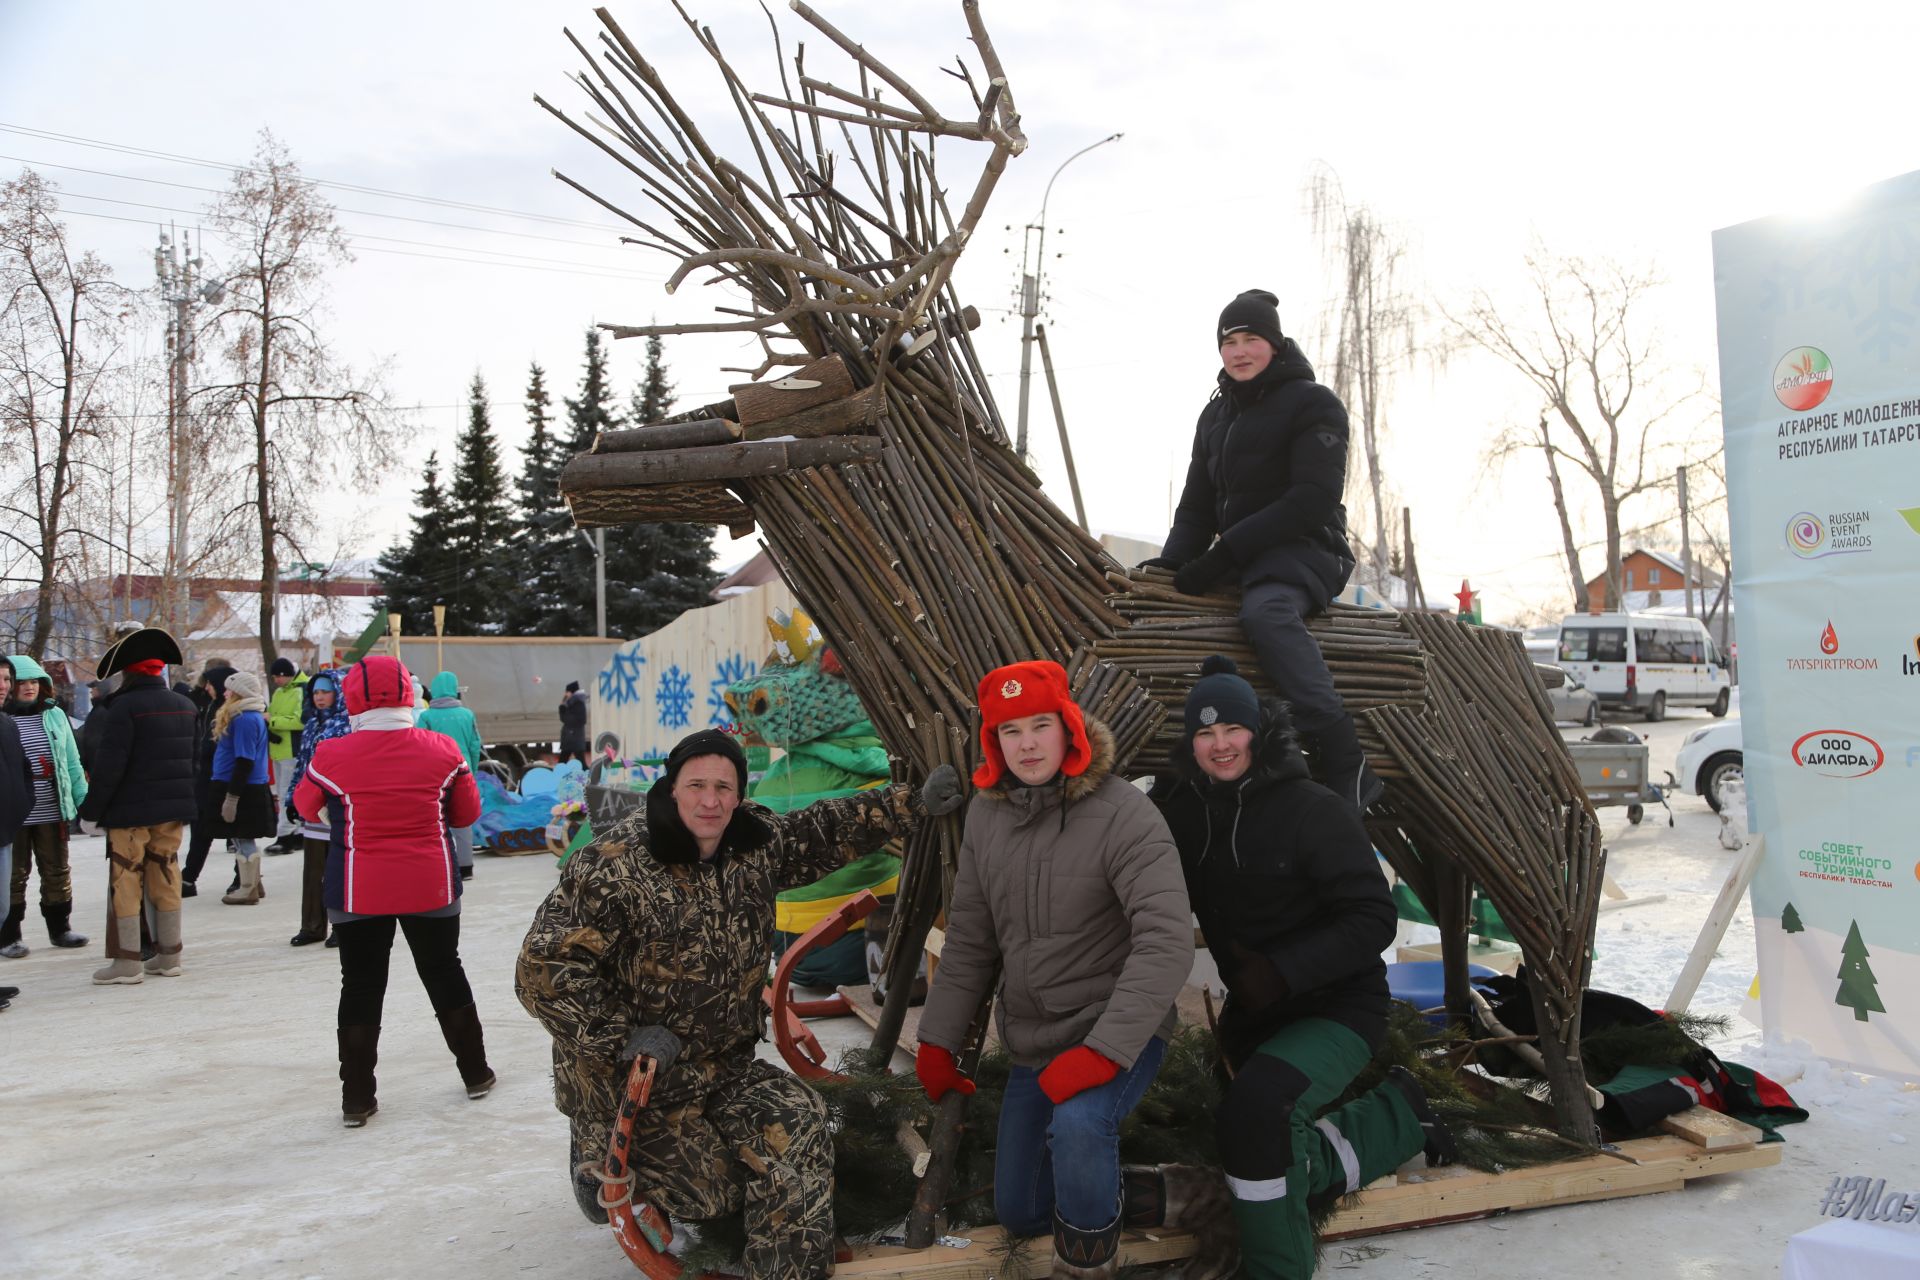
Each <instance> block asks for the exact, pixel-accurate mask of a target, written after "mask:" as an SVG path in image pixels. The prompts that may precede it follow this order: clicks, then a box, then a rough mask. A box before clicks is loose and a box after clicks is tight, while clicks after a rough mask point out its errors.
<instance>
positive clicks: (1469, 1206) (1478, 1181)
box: [835, 1107, 1784, 1280]
mask: <svg viewBox="0 0 1920 1280" xmlns="http://www.w3.org/2000/svg"><path fill="white" fill-rule="evenodd" d="M1667 1124H1668V1126H1669V1127H1670V1129H1671V1132H1670V1133H1668V1134H1666V1135H1663V1136H1660V1137H1655V1138H1637V1139H1634V1140H1632V1141H1630V1142H1623V1143H1621V1144H1620V1145H1619V1148H1618V1149H1619V1152H1620V1154H1619V1155H1606V1154H1599V1155H1592V1156H1583V1157H1581V1158H1579V1159H1575V1160H1564V1161H1560V1162H1559V1163H1556V1164H1550V1165H1541V1166H1538V1167H1536V1168H1532V1169H1516V1170H1513V1171H1512V1172H1510V1173H1483V1172H1481V1171H1479V1170H1477V1169H1465V1168H1460V1167H1449V1168H1445V1169H1422V1170H1420V1171H1419V1172H1418V1173H1416V1174H1410V1175H1404V1176H1402V1177H1400V1178H1398V1179H1386V1180H1383V1181H1382V1182H1380V1183H1376V1184H1375V1185H1373V1186H1371V1187H1368V1188H1367V1189H1366V1190H1364V1191H1362V1192H1361V1193H1360V1195H1359V1197H1358V1199H1357V1200H1355V1202H1354V1203H1353V1204H1351V1205H1349V1206H1347V1207H1346V1208H1343V1209H1341V1210H1340V1211H1339V1212H1338V1213H1336V1214H1334V1216H1333V1218H1332V1219H1331V1220H1330V1221H1329V1222H1328V1224H1327V1229H1326V1232H1325V1234H1324V1236H1323V1239H1327V1240H1350V1239H1353V1238H1355V1237H1359V1236H1370V1235H1379V1234H1382V1233H1384V1232H1388V1231H1404V1230H1408V1229H1409V1228H1413V1227H1425V1226H1437V1225H1439V1224H1441V1223H1447V1222H1464V1221H1468V1220H1470V1219H1474V1218H1486V1217H1491V1216H1494V1215H1496V1214H1502V1213H1509V1212H1512V1211H1514V1210H1517V1209H1545V1208H1550V1207H1552V1206H1554V1205H1566V1204H1585V1203H1588V1202H1590V1201H1596V1200H1614V1199H1619V1198H1622V1197H1625V1196H1641V1195H1650V1194H1652V1193H1654V1192H1659V1191H1678V1190H1680V1189H1681V1188H1683V1187H1684V1186H1686V1184H1687V1183H1689V1182H1691V1181H1693V1180H1694V1179H1696V1178H1707V1177H1712V1176H1713V1175H1715V1174H1721V1173H1734V1172H1738V1171H1740V1170H1745V1169H1765V1168H1770V1167H1772V1166H1774V1165H1777V1164H1779V1163H1780V1156H1781V1152H1782V1151H1783V1149H1784V1148H1783V1146H1782V1144H1779V1143H1773V1144H1770V1145H1761V1144H1760V1137H1761V1134H1760V1131H1759V1130H1758V1129H1755V1128H1753V1127H1751V1126H1749V1125H1745V1124H1742V1123H1740V1122H1739V1121H1738V1120H1734V1119H1731V1118H1730V1117H1727V1116H1724V1115H1721V1114H1719V1113H1718V1112H1713V1111H1707V1110H1705V1109H1703V1108H1699V1107H1696V1108H1694V1109H1693V1110H1692V1111H1688V1112H1684V1113H1682V1114H1681V1115H1677V1116H1674V1117H1671V1118H1670V1119H1669V1120H1668V1122H1667ZM1623 1157H1624V1158H1623ZM958 1238H959V1239H965V1240H967V1241H968V1243H967V1244H966V1245H965V1247H955V1246H954V1245H946V1244H936V1245H934V1247H933V1248H931V1249H920V1250H913V1249H904V1248H899V1247H893V1246H886V1245H856V1246H855V1247H854V1260H853V1261H852V1262H847V1263H842V1264H840V1265H839V1266H838V1267H836V1268H835V1274H836V1275H837V1276H840V1277H843V1278H845V1277H855V1276H857V1277H860V1280H894V1278H895V1277H900V1278H902V1280H906V1278H909V1277H910V1278H911V1280H1032V1278H1033V1277H1038V1276H1043V1275H1046V1274H1047V1273H1048V1271H1049V1270H1050V1269H1051V1266H1052V1262H1053V1251H1052V1249H1051V1248H1049V1247H1048V1245H1047V1242H1046V1241H1045V1240H1044V1239H1035V1240H1029V1241H1026V1242H1024V1244H1022V1243H1019V1242H1015V1243H1013V1244H1012V1245H1011V1246H1010V1244H1009V1242H1008V1240H1007V1238H1006V1233H1005V1232H1004V1231H1002V1230H1001V1229H1000V1228H998V1227H983V1228H981V1229H980V1230H978V1231H974V1232H970V1233H968V1234H967V1235H966V1236H964V1237H958ZM1192 1252H1193V1242H1192V1238H1191V1237H1189V1236H1187V1235H1186V1234H1185V1233H1183V1232H1142V1231H1129V1232H1127V1233H1126V1234H1125V1235H1124V1236H1122V1237H1121V1244H1120V1263H1121V1265H1122V1266H1123V1267H1125V1266H1141V1265H1146V1264H1151V1263H1163V1262H1172V1261H1175V1260H1177V1259H1180V1258H1185V1257H1188V1256H1190V1255H1191V1254H1192Z"/></svg>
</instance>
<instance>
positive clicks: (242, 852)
mask: <svg viewBox="0 0 1920 1280" xmlns="http://www.w3.org/2000/svg"><path fill="white" fill-rule="evenodd" d="M200 817H201V820H202V821H203V822H205V823H206V824H207V830H208V833H209V834H210V835H212V837H213V838H214V839H216V840H219V839H228V840H232V841H233V849H234V852H235V853H236V854H238V855H239V859H240V862H239V871H240V883H239V885H237V886H236V887H235V888H233V889H232V890H230V891H229V892H228V893H227V894H226V896H224V897H222V898H221V899H220V901H222V902H225V903H228V904H229V905H232V906H252V905H253V904H254V903H256V902H258V901H260V899H261V898H263V897H265V896H266V890H265V889H264V888H263V887H262V885H261V883H260V841H261V840H262V839H263V838H266V837H270V836H272V835H273V833H274V828H275V826H276V823H275V821H274V813H273V788H272V786H271V785H270V784H269V783H268V781H267V700H266V689H265V686H263V685H262V684H261V683H260V677H259V676H256V675H254V674H253V673H252V672H248V671H235V672H233V673H232V674H231V675H229V676H228V677H227V699H226V701H225V702H224V703H222V704H221V706H220V709H219V710H218V711H217V712H215V713H214V717H213V782H212V784H211V785H210V786H209V787H208V788H207V802H206V808H205V809H203V810H202V811H201V814H200Z"/></svg>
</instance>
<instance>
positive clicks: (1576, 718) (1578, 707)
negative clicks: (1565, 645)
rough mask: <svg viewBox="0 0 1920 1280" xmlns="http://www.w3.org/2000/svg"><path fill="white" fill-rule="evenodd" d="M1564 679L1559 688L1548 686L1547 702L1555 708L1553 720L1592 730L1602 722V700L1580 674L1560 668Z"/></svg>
mask: <svg viewBox="0 0 1920 1280" xmlns="http://www.w3.org/2000/svg"><path fill="white" fill-rule="evenodd" d="M1560 670H1561V673H1562V674H1563V675H1564V677H1565V678H1564V679H1563V680H1562V681H1561V682H1560V684H1559V686H1558V687H1555V686H1554V685H1551V684H1549V685H1548V686H1547V701H1548V702H1549V703H1550V704H1552V706H1553V718H1554V719H1555V720H1557V721H1559V722H1561V723H1562V724H1581V725H1585V726H1587V727H1588V728H1589V729H1591V728H1592V727H1593V726H1594V725H1596V724H1598V723H1599V722H1600V699H1599V697H1598V696H1596V695H1595V693H1594V692H1593V690H1591V689H1589V688H1587V686H1586V682H1585V681H1583V680H1581V679H1580V676H1579V673H1578V672H1574V671H1568V670H1567V669H1566V668H1565V667H1562V668H1560Z"/></svg>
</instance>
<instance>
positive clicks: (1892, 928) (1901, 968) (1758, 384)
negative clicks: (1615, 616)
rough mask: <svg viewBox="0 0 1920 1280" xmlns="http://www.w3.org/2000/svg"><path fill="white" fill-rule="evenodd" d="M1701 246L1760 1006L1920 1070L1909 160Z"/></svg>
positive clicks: (1825, 1036) (1864, 1058)
mask: <svg viewBox="0 0 1920 1280" xmlns="http://www.w3.org/2000/svg"><path fill="white" fill-rule="evenodd" d="M1713 258H1714V278H1715V289H1716V294H1717V301H1718V308H1719V335H1720V381H1721V396H1722V406H1723V417H1724V421H1725V425H1726V450H1727V485H1728V493H1729V503H1730V512H1729V514H1730V517H1731V521H1732V529H1733V553H1734V555H1733V562H1734V598H1735V602H1736V605H1737V607H1738V610H1739V615H1740V647H1741V650H1742V652H1741V663H1740V674H1741V716H1742V721H1743V724H1742V736H1743V738H1744V748H1745V753H1746V771H1747V792H1748V795H1749V797H1750V800H1749V804H1750V807H1751V814H1750V818H1751V826H1752V829H1753V830H1754V831H1756V832H1759V833H1762V834H1764V835H1765V836H1766V838H1767V852H1766V858H1765V860H1764V862H1763V863H1762V865H1761V867H1760V870H1759V873H1758V874H1757V875H1756V876H1755V878H1754V881H1753V914H1754V927H1755V933H1756V935H1757V940H1758V949H1759V962H1760V998H1761V1010H1762V1016H1763V1018H1764V1020H1765V1024H1766V1028H1767V1030H1768V1032H1769V1033H1777V1034H1780V1035H1782V1036H1785V1037H1789V1038H1800V1039H1805V1040H1806V1041H1808V1042H1809V1043H1811V1044H1812V1046H1813V1047H1814V1049H1815V1050H1816V1051H1817V1052H1819V1053H1821V1054H1822V1055H1824V1056H1826V1057H1829V1058H1832V1059H1834V1060H1836V1061H1838V1062H1842V1063H1846V1064H1849V1065H1852V1066H1856V1067H1859V1068H1861V1069H1863V1070H1869V1071H1876V1072H1882V1073H1886V1074H1893V1075H1900V1076H1905V1077H1907V1078H1916V1079H1920V822H1916V816H1920V805H1916V803H1915V800H1914V794H1915V789H1916V787H1920V638H1917V637H1920V173H1914V174H1908V175H1906V176H1905V177H1901V178H1895V179H1893V180H1891V181H1888V182H1883V183H1880V184H1878V185H1876V186H1874V187H1871V188H1868V189H1867V190H1865V191H1863V192H1861V193H1859V194H1858V195H1857V196H1856V197H1854V198H1853V199H1852V200H1851V201H1850V202H1849V203H1848V204H1847V205H1846V206H1845V207H1843V208H1842V209H1840V210H1838V211H1836V212H1833V213H1829V214H1825V215H1821V216H1819V217H1778V218H1764V219H1761V220H1759V221H1755V222H1748V223H1743V224H1741V225H1739V226H1736V227H1729V228H1727V229H1725V230H1722V231H1718V232H1715V233H1714V237H1713Z"/></svg>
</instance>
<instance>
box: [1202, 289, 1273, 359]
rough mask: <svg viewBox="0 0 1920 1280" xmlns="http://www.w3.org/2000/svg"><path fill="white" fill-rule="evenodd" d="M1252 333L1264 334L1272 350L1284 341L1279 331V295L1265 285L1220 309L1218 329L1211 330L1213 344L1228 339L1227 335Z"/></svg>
mask: <svg viewBox="0 0 1920 1280" xmlns="http://www.w3.org/2000/svg"><path fill="white" fill-rule="evenodd" d="M1235 333H1251V334H1253V335H1254V336H1255V337H1258V338H1265V339H1266V340H1267V344H1268V345H1269V346H1271V347H1272V348H1273V349H1274V350H1275V351H1278V350H1280V344H1281V343H1282V342H1285V341H1286V337H1285V335H1283V334H1282V333H1281V332H1280V299H1278V298H1276V297H1274V296H1273V295H1272V294H1270V293H1268V292H1267V291H1266V290H1265V289H1249V290H1247V291H1246V292H1245V293H1243V294H1241V295H1240V296H1239V297H1237V298H1235V299H1234V300H1233V301H1232V302H1229V303H1228V304H1227V307H1226V310H1224V311H1222V312H1221V313H1220V325H1219V331H1218V332H1217V333H1215V334H1214V342H1213V345H1214V346H1216V347H1217V346H1219V345H1220V344H1221V343H1223V342H1225V341H1226V340H1227V337H1228V335H1230V334H1235Z"/></svg>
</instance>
